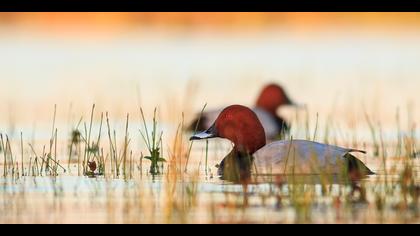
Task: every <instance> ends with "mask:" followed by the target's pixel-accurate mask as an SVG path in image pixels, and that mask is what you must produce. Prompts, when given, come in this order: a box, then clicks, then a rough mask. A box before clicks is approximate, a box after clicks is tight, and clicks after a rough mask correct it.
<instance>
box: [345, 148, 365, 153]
mask: <svg viewBox="0 0 420 236" xmlns="http://www.w3.org/2000/svg"><path fill="white" fill-rule="evenodd" d="M348 152H360V153H363V154H366V151H365V150H360V149H349V151H348Z"/></svg>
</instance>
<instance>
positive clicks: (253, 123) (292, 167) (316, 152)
mask: <svg viewBox="0 0 420 236" xmlns="http://www.w3.org/2000/svg"><path fill="white" fill-rule="evenodd" d="M265 135H266V134H265V131H264V127H263V125H262V124H261V122H260V120H259V119H258V116H257V115H256V113H255V112H254V111H253V110H252V109H250V108H248V107H246V106H243V105H231V106H228V107H226V108H225V109H223V110H222V111H221V113H220V114H219V115H218V117H217V118H216V120H215V122H214V123H213V124H212V125H211V126H210V127H209V128H208V129H206V130H205V131H202V132H198V133H196V134H194V135H193V136H191V137H190V141H193V140H202V139H210V138H224V139H228V140H230V141H231V142H232V144H233V149H232V150H231V152H230V153H229V154H228V155H227V156H226V157H224V158H223V160H222V161H221V162H220V164H219V165H218V166H217V167H218V175H219V176H220V178H221V179H226V180H231V181H238V180H244V179H248V178H249V177H250V176H251V174H252V173H255V174H257V175H267V174H271V175H279V174H281V175H291V174H293V175H321V174H331V175H341V174H344V175H345V176H350V177H355V178H362V177H364V176H367V175H372V174H374V172H373V171H371V170H370V169H369V168H368V167H367V166H366V165H365V164H364V163H363V162H362V161H360V160H359V159H358V158H356V157H355V156H354V155H352V153H354V152H359V153H366V152H365V151H363V150H358V149H353V148H344V147H339V146H334V145H329V144H323V143H318V142H314V141H308V140H298V139H297V140H293V139H290V140H278V141H274V142H271V143H269V144H266V138H265Z"/></svg>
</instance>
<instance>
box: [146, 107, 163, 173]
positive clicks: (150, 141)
mask: <svg viewBox="0 0 420 236" xmlns="http://www.w3.org/2000/svg"><path fill="white" fill-rule="evenodd" d="M156 111H157V108H155V109H154V112H153V127H152V130H151V133H150V134H149V132H148V130H147V125H146V119H145V117H144V112H143V109H142V108H140V113H141V118H142V121H143V125H144V130H145V131H144V133H143V132H142V131H141V130H139V131H140V134H141V136H142V138H143V141H144V142H145V144H146V147H147V149H148V151H149V156H145V157H144V158H145V159H147V160H150V162H151V165H150V169H149V173H150V174H152V175H157V174H160V173H161V171H160V170H159V163H162V162H166V160H165V158H163V157H162V155H161V154H162V153H161V151H162V150H161V146H162V135H163V131H162V132H161V133H160V136H159V137H157V120H156ZM149 135H150V137H149Z"/></svg>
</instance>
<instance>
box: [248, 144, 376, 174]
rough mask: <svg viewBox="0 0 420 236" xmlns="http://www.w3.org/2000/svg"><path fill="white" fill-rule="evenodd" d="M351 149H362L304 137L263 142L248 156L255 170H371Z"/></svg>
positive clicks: (311, 171)
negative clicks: (301, 138) (309, 139)
mask: <svg viewBox="0 0 420 236" xmlns="http://www.w3.org/2000/svg"><path fill="white" fill-rule="evenodd" d="M352 152H361V153H365V152H364V151H362V150H357V149H350V148H343V147H338V146H334V145H328V144H322V143H318V142H313V141H307V140H283V141H276V142H272V143H269V144H267V145H265V146H264V147H262V148H261V149H259V150H258V151H256V152H255V153H254V154H253V155H252V156H253V158H254V163H255V168H256V170H255V171H256V172H257V173H258V174H341V173H343V172H345V171H356V170H358V171H360V172H363V173H365V174H373V172H372V171H371V170H370V169H369V168H367V167H366V165H364V164H363V163H362V162H361V161H360V160H358V159H357V158H356V157H354V156H353V155H351V154H350V153H352Z"/></svg>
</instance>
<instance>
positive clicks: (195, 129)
mask: <svg viewBox="0 0 420 236" xmlns="http://www.w3.org/2000/svg"><path fill="white" fill-rule="evenodd" d="M206 106H207V103H205V104H204V106H203V109H201V112H200V116H199V117H198V121H197V124H196V125H195V128H194V133H196V132H197V130H198V125H199V124H200V121H201V119H202V117H203V113H204V110H205V109H206ZM182 130H183V129H182ZM193 143H194V140H193V141H191V142H190V147H189V149H188V154H187V157H186V158H187V160H186V163H185V168H184V172H185V173H187V171H188V162H189V160H190V155H191V149H192V145H193Z"/></svg>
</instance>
